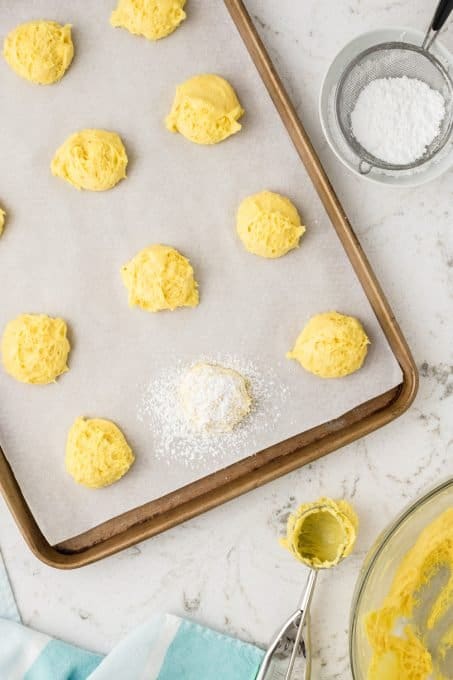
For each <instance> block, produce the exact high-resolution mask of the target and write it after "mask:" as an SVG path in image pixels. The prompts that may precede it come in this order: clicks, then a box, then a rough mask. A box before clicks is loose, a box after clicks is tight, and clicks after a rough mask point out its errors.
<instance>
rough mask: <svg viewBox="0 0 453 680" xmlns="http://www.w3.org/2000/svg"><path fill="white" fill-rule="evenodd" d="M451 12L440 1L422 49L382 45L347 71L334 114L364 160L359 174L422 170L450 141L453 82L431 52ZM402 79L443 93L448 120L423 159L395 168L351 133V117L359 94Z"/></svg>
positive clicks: (451, 0) (447, 0) (450, 5)
mask: <svg viewBox="0 0 453 680" xmlns="http://www.w3.org/2000/svg"><path fill="white" fill-rule="evenodd" d="M452 9H453V0H441V2H440V3H439V5H438V7H437V10H436V13H435V15H434V18H433V20H432V22H431V25H430V28H429V31H428V33H427V35H426V37H425V40H424V42H423V45H422V46H421V47H419V46H417V45H412V44H411V43H405V42H387V43H381V44H379V45H375V46H373V47H370V48H368V49H367V50H364V51H363V52H361V53H360V54H359V55H358V56H357V57H355V59H353V61H352V62H351V63H350V64H349V65H348V66H347V67H346V69H345V70H344V72H343V74H342V76H341V78H340V80H339V83H338V86H337V90H336V93H335V111H336V116H337V120H338V124H339V126H340V129H341V131H342V134H343V136H344V138H345V140H346V142H347V143H348V145H349V146H350V147H351V149H352V150H353V151H354V152H355V153H356V155H357V156H358V157H359V158H360V160H361V162H360V166H359V169H360V172H362V173H367V172H369V171H370V170H371V169H372V167H377V168H381V169H385V170H409V169H411V168H416V167H419V166H420V165H422V164H423V163H426V162H427V161H428V160H430V159H432V158H433V157H434V156H435V155H436V154H437V153H438V152H439V151H440V150H441V149H442V148H443V147H444V146H445V144H446V143H447V141H448V140H449V138H450V135H451V132H452V129H453V82H452V80H451V77H450V75H449V73H448V71H447V70H446V68H445V67H444V66H443V64H442V63H441V62H440V61H439V60H438V59H437V58H436V57H435V56H433V55H432V54H431V53H430V52H429V51H428V50H429V48H430V46H431V45H432V43H433V42H434V39H435V38H436V36H437V33H438V31H439V30H440V29H441V28H442V26H443V25H444V23H445V21H446V19H447V18H448V16H449V14H450V12H451V10H452ZM402 76H406V77H408V78H417V79H418V80H421V81H424V82H425V83H426V84H427V85H429V87H431V88H432V89H433V90H437V91H438V92H440V94H441V95H442V97H443V98H444V101H445V116H444V118H443V120H442V122H441V126H440V130H439V133H438V134H437V136H436V137H435V138H434V140H433V141H432V142H431V144H430V145H429V146H428V148H427V149H426V151H425V153H424V154H423V156H422V157H421V158H419V159H417V160H416V161H414V162H412V163H408V164H405V165H394V164H392V163H388V162H386V161H383V160H382V159H380V158H376V157H375V156H373V155H372V154H371V153H370V152H369V151H367V150H366V149H365V148H364V147H363V146H362V145H361V144H360V143H359V142H358V141H357V139H356V138H355V136H354V134H353V131H352V124H351V113H352V111H353V110H354V108H355V105H356V103H357V99H358V97H359V95H360V93H361V92H362V90H363V89H364V88H365V87H366V86H367V85H369V84H370V83H371V82H372V81H373V80H376V79H378V78H400V77H402Z"/></svg>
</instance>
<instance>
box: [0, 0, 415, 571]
mask: <svg viewBox="0 0 453 680" xmlns="http://www.w3.org/2000/svg"><path fill="white" fill-rule="evenodd" d="M225 5H226V7H227V8H228V10H229V13H230V15H231V17H232V19H233V21H234V23H235V25H236V27H237V29H238V31H239V33H240V35H241V36H242V39H243V41H244V43H245V46H246V48H247V50H248V52H249V53H250V55H251V57H252V59H253V61H254V63H255V65H256V68H257V69H258V72H259V74H260V76H261V79H262V81H263V83H264V85H265V86H266V88H267V90H268V92H269V94H270V96H271V98H272V100H273V103H274V105H275V108H276V109H277V111H278V113H279V114H280V117H281V119H282V121H283V123H284V125H285V127H286V130H287V132H288V134H289V136H290V138H291V140H292V142H293V144H294V147H295V148H296V150H297V153H298V155H299V157H300V159H301V161H302V162H303V164H304V166H305V168H306V171H307V173H308V175H309V177H310V179H311V182H312V183H313V186H314V188H315V190H316V192H317V194H318V196H319V198H320V200H321V202H322V204H323V206H324V208H325V210H326V212H327V215H328V217H329V219H330V222H331V225H332V227H333V228H334V229H335V231H336V233H337V235H338V238H339V239H340V241H341V243H342V245H343V248H344V250H345V252H346V254H347V257H348V258H349V261H350V263H351V265H352V267H353V269H354V271H355V273H356V276H357V278H358V280H359V282H360V284H361V286H362V288H363V291H364V293H365V295H366V297H367V298H368V300H369V302H370V304H371V306H372V308H373V310H374V313H375V315H376V317H377V320H378V321H379V324H380V326H381V328H382V330H383V332H384V334H385V336H386V338H387V342H388V344H389V346H390V348H391V350H392V352H393V355H394V357H395V358H396V360H397V362H398V364H399V366H400V368H401V373H402V381H401V383H400V384H399V385H398V386H396V387H394V388H393V389H391V390H389V391H387V392H384V393H382V394H378V395H376V396H375V397H374V398H372V399H370V400H368V401H366V402H364V403H361V404H358V405H357V407H356V408H354V409H352V410H350V411H348V412H347V413H344V414H343V415H342V416H341V417H340V418H336V419H335V420H332V421H330V422H326V423H323V424H322V425H319V426H317V427H314V428H312V429H310V430H307V431H305V432H301V433H300V434H298V435H296V436H293V437H291V438H289V439H287V440H285V441H282V442H280V443H278V444H275V445H273V446H270V447H268V448H266V449H265V450H262V451H260V452H258V453H256V454H254V455H252V456H249V457H247V458H245V459H243V460H240V461H239V462H236V463H233V464H232V465H230V466H228V467H226V468H224V469H222V470H220V471H217V472H214V473H213V474H210V475H208V476H205V477H204V478H202V479H199V480H198V481H195V482H193V483H191V484H188V485H186V486H184V487H182V488H180V489H178V490H176V491H174V492H172V493H169V494H167V495H165V496H162V497H160V498H158V499H156V500H153V501H151V502H149V503H145V504H144V505H141V506H140V507H137V508H134V509H132V510H129V511H127V512H124V513H123V514H121V515H118V516H117V517H114V518H112V519H109V520H108V521H106V522H103V523H102V524H99V525H98V526H95V527H94V528H92V529H90V530H88V531H85V532H84V533H82V534H80V535H78V536H74V537H72V538H70V539H67V540H65V541H63V542H61V543H58V544H56V545H50V543H49V542H48V541H47V539H46V538H45V536H44V534H43V532H42V531H41V529H40V527H39V526H38V524H37V522H36V520H35V518H34V517H33V514H32V512H31V510H30V507H29V506H28V504H27V502H26V500H25V498H24V495H23V493H22V491H21V489H20V487H19V484H18V482H17V481H16V479H15V476H14V474H13V471H12V469H11V467H10V465H9V463H8V461H7V459H6V456H5V455H4V453H3V452H1V451H0V487H1V491H2V493H3V496H4V498H5V500H6V502H7V504H8V506H9V508H10V510H11V512H12V514H13V516H14V518H15V520H16V522H17V524H18V526H19V528H20V530H21V532H22V533H23V535H24V538H25V540H26V541H27V543H28V545H29V547H30V548H31V550H32V551H33V552H34V553H35V555H37V557H39V558H40V559H41V560H43V561H44V562H46V563H47V564H49V565H52V566H54V567H59V568H63V569H70V568H74V567H80V566H83V565H85V564H89V563H91V562H94V561H95V560H99V559H101V558H103V557H106V556H108V555H112V554H113V553H116V552H118V551H119V550H123V549H124V548H127V547H128V546H131V545H133V544H135V543H137V542H139V541H143V540H144V539H146V538H150V537H151V536H154V535H156V534H158V533H159V532H162V531H165V530H166V529H169V528H171V527H173V526H175V525H177V524H180V523H181V522H184V521H186V520H188V519H190V518H191V517H195V516H196V515H199V514H201V513H203V512H205V511H207V510H209V509H211V508H213V507H215V506H217V505H219V504H221V503H224V502H225V501H228V500H231V499H233V498H235V497H236V496H239V495H240V494H243V493H245V492H247V491H250V490H251V489H254V488H256V487H258V486H260V485H262V484H265V483H266V482H269V481H271V480H273V479H276V478H277V477H280V476H281V475H284V474H286V473H287V472H290V471H292V470H295V469H296V468H298V467H300V466H302V465H305V464H306V463H308V462H310V461H313V460H315V459H317V458H320V457H321V456H324V455H325V454H327V453H330V452H331V451H334V450H335V449H338V448H340V447H341V446H344V445H345V444H348V443H350V442H352V441H354V440H356V439H358V438H359V437H363V436H364V435H366V434H368V433H369V432H372V431H373V430H375V429H377V428H378V427H381V426H382V425H385V424H386V423H389V422H390V421H391V420H394V419H395V418H397V417H398V416H399V415H401V414H402V413H403V412H404V411H405V410H406V409H407V408H408V407H409V405H410V404H411V402H412V400H413V399H414V397H415V394H416V391H417V384H418V378H417V370H416V366H415V364H414V361H413V359H412V357H411V354H410V350H409V348H408V346H407V344H406V341H405V339H404V337H403V335H402V333H401V331H400V329H399V327H398V324H397V322H396V320H395V318H394V316H393V314H392V311H391V309H390V307H389V304H388V302H387V300H386V298H385V296H384V294H383V292H382V290H381V287H380V285H379V283H378V281H377V279H376V277H375V275H374V273H373V271H372V269H371V267H370V264H369V262H368V260H367V258H366V256H365V254H364V252H363V250H362V248H361V246H360V244H359V242H358V240H357V238H356V236H355V234H354V232H353V230H352V228H351V225H350V224H349V221H348V218H347V216H346V214H345V211H344V210H343V208H342V206H341V204H340V202H339V200H338V198H337V196H336V194H335V192H334V190H333V188H332V186H331V184H330V182H329V180H328V178H327V176H326V173H325V172H324V169H323V167H322V165H321V163H320V161H319V159H318V157H317V155H316V153H315V151H314V149H313V147H312V145H311V143H310V140H309V139H308V137H307V134H306V132H305V130H304V128H303V126H302V124H301V122H300V120H299V118H298V116H297V114H296V111H295V109H294V106H293V105H292V103H291V101H290V99H289V97H288V95H287V93H286V92H285V89H284V87H283V85H282V83H281V81H280V78H279V77H278V75H277V73H276V70H275V68H274V66H273V64H272V62H271V60H270V58H269V56H268V54H267V52H266V50H265V48H264V46H263V43H262V42H261V40H260V38H259V36H258V33H257V31H256V29H255V27H254V25H253V23H252V21H251V18H250V16H249V15H248V13H247V10H246V8H245V6H244V4H243V2H241V0H225Z"/></svg>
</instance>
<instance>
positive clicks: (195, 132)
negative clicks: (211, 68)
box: [165, 73, 244, 144]
mask: <svg viewBox="0 0 453 680" xmlns="http://www.w3.org/2000/svg"><path fill="white" fill-rule="evenodd" d="M243 113H244V110H243V108H242V106H241V105H240V103H239V100H238V98H237V96H236V93H235V91H234V90H233V88H232V87H231V85H230V83H228V82H227V81H226V80H225V79H224V78H221V77H220V76H216V75H212V74H209V73H206V74H203V75H199V76H195V77H194V78H190V79H189V80H186V82H185V83H182V85H178V87H177V88H176V95H175V99H174V102H173V106H172V109H171V111H170V113H169V115H168V116H167V118H166V119H165V124H166V126H167V129H168V130H170V132H180V133H181V134H182V135H183V136H184V137H186V138H187V139H189V140H190V141H191V142H195V144H217V142H222V141H223V140H224V139H226V138H227V137H230V135H234V134H235V133H236V132H239V130H240V129H241V125H240V124H239V123H238V120H239V118H241V116H242V115H243Z"/></svg>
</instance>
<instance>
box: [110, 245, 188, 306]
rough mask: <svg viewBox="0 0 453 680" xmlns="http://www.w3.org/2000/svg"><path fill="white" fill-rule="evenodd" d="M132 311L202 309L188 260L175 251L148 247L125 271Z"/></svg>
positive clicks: (128, 263)
mask: <svg viewBox="0 0 453 680" xmlns="http://www.w3.org/2000/svg"><path fill="white" fill-rule="evenodd" d="M121 276H122V279H123V283H124V285H125V286H126V288H127V289H128V291H129V305H130V307H141V308H142V309H145V310H146V311H147V312H160V311H162V310H164V309H171V310H173V309H176V308H177V307H196V306H197V305H198V301H199V297H198V284H197V282H196V281H195V278H194V272H193V269H192V266H191V264H190V262H189V260H188V259H187V258H185V257H184V256H183V255H181V253H179V252H178V251H177V250H175V248H170V246H163V245H153V246H148V247H147V248H144V249H143V250H141V251H140V252H139V253H138V254H137V255H136V256H135V257H134V258H133V259H132V260H131V261H130V262H127V264H125V265H124V266H123V267H122V268H121Z"/></svg>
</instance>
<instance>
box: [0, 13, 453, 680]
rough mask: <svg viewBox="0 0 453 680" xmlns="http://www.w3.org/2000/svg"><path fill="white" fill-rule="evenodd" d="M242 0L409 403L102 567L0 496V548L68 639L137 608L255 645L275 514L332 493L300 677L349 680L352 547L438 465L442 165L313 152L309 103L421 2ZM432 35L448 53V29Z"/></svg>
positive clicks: (280, 517)
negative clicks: (338, 534)
mask: <svg viewBox="0 0 453 680" xmlns="http://www.w3.org/2000/svg"><path fill="white" fill-rule="evenodd" d="M189 2H190V0H189ZM246 4H247V5H248V7H249V9H250V11H251V13H252V15H253V16H254V18H255V20H256V22H257V25H258V27H259V30H260V32H261V34H262V36H263V38H264V40H265V42H266V45H267V46H268V48H269V50H270V53H271V56H272V58H273V59H274V61H275V64H276V66H277V68H278V69H279V71H280V73H281V75H282V76H283V79H284V81H285V83H286V85H287V87H288V90H289V92H290V94H291V96H292V97H293V100H294V102H295V104H296V106H297V108H298V110H299V112H300V114H301V116H302V118H303V120H304V123H305V126H306V128H307V130H308V132H309V134H310V135H311V137H312V139H313V142H314V144H315V146H316V148H317V150H318V151H319V153H320V155H321V157H322V160H323V161H324V163H325V166H326V169H327V171H328V173H329V176H330V178H331V180H332V182H333V184H334V186H335V188H336V190H337V191H338V193H339V195H340V197H341V199H342V200H343V202H344V206H345V208H346V211H347V212H348V214H349V216H350V219H351V221H352V224H353V225H354V227H355V229H356V232H357V234H358V236H359V238H360V240H361V242H362V244H363V246H364V248H365V251H366V252H367V254H368V256H369V258H370V260H371V263H372V265H373V267H374V269H375V271H376V273H377V275H378V277H379V278H380V280H381V283H382V285H383V288H384V291H385V292H386V294H387V295H388V297H389V300H390V302H391V304H392V306H393V309H394V311H395V314H396V316H397V318H398V320H399V321H400V324H401V326H402V329H403V331H404V333H405V334H406V337H407V339H408V341H409V344H410V346H411V348H412V350H413V353H414V356H415V359H416V361H417V364H418V366H419V369H420V377H421V384H420V391H419V394H418V397H417V400H416V402H415V404H414V405H413V407H412V408H411V409H410V411H409V412H408V413H407V414H405V415H404V416H403V417H402V418H400V419H399V420H397V421H396V422H394V423H392V424H391V425H389V426H387V427H386V428H384V429H383V430H380V431H378V432H376V433H374V434H372V435H370V436H368V437H367V438H366V439H363V440H361V441H359V442H356V443H355V444H352V445H350V446H348V447H346V448H344V449H342V450H341V451H338V452H336V453H334V454H331V455H330V456H328V457H327V458H324V459H323V460H320V461H318V462H316V463H313V464H311V465H308V466H306V467H304V468H302V469H300V470H298V471H297V472H295V473H293V474H290V475H287V476H286V477H284V478H282V479H280V480H278V481H276V482H273V483H271V484H268V485H267V486H265V487H263V488H261V489H258V490H256V491H254V492H252V493H249V494H247V495H246V496H244V497H242V498H240V499H238V500H236V501H233V502H230V503H228V504H227V505H225V506H223V507H220V508H218V509H216V510H214V511H212V512H210V513H208V514H206V515H204V516H202V517H199V518H198V519H195V520H193V521H191V522H188V523H187V524H185V525H183V526H180V527H177V528H176V529H173V530H171V531H168V532H167V533H165V534H163V535H161V536H158V537H156V538H155V539H153V540H150V541H147V542H146V543H144V544H141V545H139V546H137V547H134V548H131V549H129V550H127V551H125V552H123V553H121V554H119V555H117V556H115V557H112V558H109V559H107V560H104V561H103V562H101V563H98V564H95V565H92V566H89V567H85V568H83V569H81V570H78V571H73V572H62V571H57V570H53V569H50V568H48V567H46V566H44V565H43V564H41V563H40V562H39V561H38V560H36V559H35V558H34V557H33V555H32V554H31V553H30V552H29V550H28V548H27V547H26V546H25V544H24V542H23V540H22V538H21V536H20V535H19V532H18V531H17V529H16V527H15V525H14V523H13V520H12V518H11V517H10V515H9V513H8V511H7V509H6V506H5V504H4V502H3V501H0V547H1V550H2V552H3V554H4V558H5V561H6V564H7V566H8V569H9V572H10V575H11V580H12V583H13V587H14V590H15V593H16V596H17V600H18V604H19V608H20V611H21V613H22V615H23V619H24V622H25V623H27V624H29V625H30V626H33V627H35V628H37V629H39V630H42V631H44V632H47V633H49V634H53V635H55V636H59V637H61V638H63V639H65V640H67V641H70V642H73V643H76V644H79V645H82V646H84V647H87V648H90V649H93V650H96V651H100V652H107V651H108V650H109V649H110V648H111V647H112V645H113V644H115V642H117V641H118V640H119V639H120V638H121V637H122V636H123V635H124V634H125V633H127V632H128V631H129V630H131V629H132V628H133V627H134V626H136V625H138V624H139V623H141V622H142V621H144V620H145V619H146V618H147V617H149V616H151V615H152V614H154V613H156V612H163V611H168V612H172V613H175V614H180V615H183V616H189V617H193V618H195V619H196V620H197V621H199V622H201V623H204V624H206V625H210V626H213V627H214V628H217V629H219V630H221V631H224V632H227V633H230V634H231V635H236V636H239V637H241V638H243V639H245V640H250V641H253V642H256V643H258V644H259V645H263V646H264V645H266V643H267V642H268V641H269V638H270V636H271V635H272V634H273V633H274V632H275V629H276V627H277V625H278V624H279V623H280V622H281V621H282V620H283V619H284V618H285V617H286V616H287V615H288V614H289V613H290V612H291V610H292V609H293V608H294V606H295V604H296V602H297V600H298V596H299V593H300V590H301V587H302V585H303V583H304V579H305V573H304V569H303V568H302V567H301V566H299V565H298V564H297V563H296V562H295V561H294V560H293V559H292V558H291V557H290V556H289V555H286V554H285V553H283V551H282V550H281V548H280V547H279V546H278V543H277V537H278V536H279V535H280V534H281V533H282V531H283V529H284V526H285V521H286V518H287V515H288V512H289V510H290V509H291V508H293V507H294V506H295V504H296V503H297V502H298V501H301V500H303V499H314V498H316V497H317V496H318V495H320V494H326V495H330V496H333V497H341V496H344V497H345V498H348V499H350V500H352V501H353V503H354V505H355V506H356V508H357V511H358V513H359V515H360V518H361V532H360V536H359V540H358V546H357V550H356V552H355V554H354V555H353V556H352V557H350V558H349V559H348V560H347V561H345V562H344V563H343V564H342V565H340V567H339V568H338V569H337V570H336V571H335V573H333V572H332V573H323V574H322V575H321V579H320V583H319V587H318V589H317V592H316V594H315V599H314V602H313V607H312V624H313V635H312V638H313V647H314V657H315V658H314V669H313V678H314V679H316V680H334V679H335V678H338V679H340V680H343V679H346V678H349V677H350V670H349V660H348V646H347V638H348V619H349V608H350V601H351V596H352V591H353V588H354V584H355V582H356V579H357V575H358V572H359V569H360V566H361V563H362V561H363V558H364V556H365V553H366V552H367V550H368V548H369V547H370V545H371V544H372V543H373V541H374V540H375V538H376V536H377V535H378V533H379V532H380V531H381V530H382V529H383V528H384V527H385V525H386V524H387V523H388V522H389V521H390V520H391V519H392V518H393V517H394V516H395V514H397V513H398V512H399V511H400V510H401V509H402V508H403V507H404V506H405V505H406V504H407V503H408V502H410V501H411V500H412V499H414V498H415V497H416V496H417V495H419V494H421V493H422V492H423V491H424V490H425V489H427V488H428V487H430V486H432V485H434V484H435V483H436V482H438V481H440V480H441V479H444V478H446V477H448V476H451V475H453V455H452V454H453V420H452V418H451V412H452V406H453V342H452V337H453V333H452V331H453V322H452V320H451V311H452V309H453V228H452V224H453V170H450V171H449V172H447V173H446V174H445V175H443V177H441V178H440V179H438V180H437V181H435V182H433V183H431V184H429V185H427V186H425V187H422V188H417V189H392V188H388V187H384V186H381V185H375V184H368V183H366V182H364V181H363V180H361V179H360V178H357V177H355V176H353V175H352V174H350V173H348V172H347V171H346V170H345V169H344V168H343V167H342V166H341V164H340V163H339V162H338V161H337V160H336V159H335V158H334V156H333V154H332V153H331V151H330V149H329V148H328V147H327V144H326V142H325V140H324V139H323V136H322V132H321V128H320V123H319V119H318V115H317V100H318V93H319V89H320V85H321V81H322V77H323V74H324V73H325V71H326V69H327V67H328V66H329V64H330V62H331V60H332V59H333V57H334V56H335V54H336V53H337V52H338V50H339V49H340V48H341V47H342V46H343V45H344V44H345V43H346V42H348V41H349V40H350V39H352V38H353V37H354V36H356V35H358V34H359V33H361V32H363V31H368V30H372V29H375V28H380V27H388V26H397V25H400V26H407V25H412V26H414V27H415V28H419V29H423V28H424V27H425V25H426V24H427V23H428V21H429V19H430V16H429V13H430V10H429V9H427V5H430V4H431V3H426V2H425V0H368V1H367V2H364V0H336V1H335V3H332V2H331V0H316V2H315V1H314V0H308V1H306V2H294V0H280V2H272V1H271V0H265V1H264V2H263V0H248V2H247V3H246ZM432 4H433V7H434V2H433V3H432ZM443 42H444V43H445V44H446V45H447V47H449V48H450V49H451V50H453V29H450V32H449V33H448V32H447V33H446V34H445V36H444V38H443ZM244 518H246V520H247V521H246V522H244ZM333 603H334V606H333Z"/></svg>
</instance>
